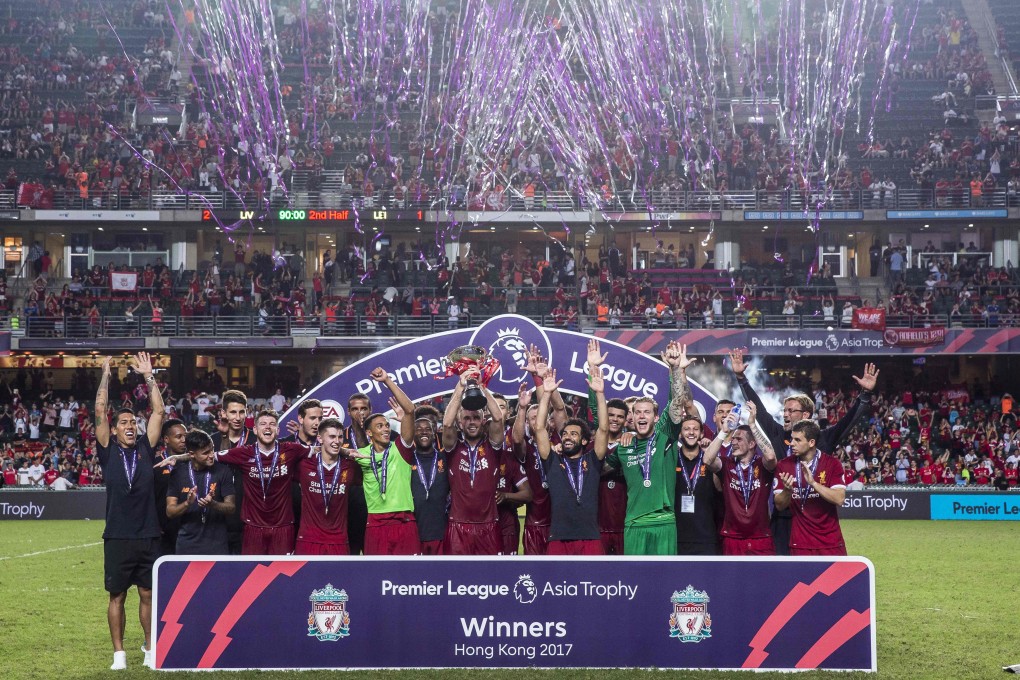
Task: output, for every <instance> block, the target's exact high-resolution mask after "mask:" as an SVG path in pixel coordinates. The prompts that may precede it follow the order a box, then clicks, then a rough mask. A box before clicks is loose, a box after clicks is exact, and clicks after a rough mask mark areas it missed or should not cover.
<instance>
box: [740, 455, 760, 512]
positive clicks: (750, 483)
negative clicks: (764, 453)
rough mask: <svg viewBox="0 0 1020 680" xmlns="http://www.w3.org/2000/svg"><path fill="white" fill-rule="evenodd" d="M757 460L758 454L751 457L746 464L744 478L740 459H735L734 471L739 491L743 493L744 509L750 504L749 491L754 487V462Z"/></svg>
mask: <svg viewBox="0 0 1020 680" xmlns="http://www.w3.org/2000/svg"><path fill="white" fill-rule="evenodd" d="M757 460H758V456H757V455H756V456H754V457H752V458H751V462H750V463H748V464H747V479H746V480H745V479H744V469H743V466H742V465H741V463H740V461H736V463H737V464H736V466H735V467H734V472H736V473H737V481H738V483H739V484H740V493H742V494H743V495H744V510H747V507H748V506H749V505H750V504H751V492H752V490H753V487H754V463H755V461H757Z"/></svg>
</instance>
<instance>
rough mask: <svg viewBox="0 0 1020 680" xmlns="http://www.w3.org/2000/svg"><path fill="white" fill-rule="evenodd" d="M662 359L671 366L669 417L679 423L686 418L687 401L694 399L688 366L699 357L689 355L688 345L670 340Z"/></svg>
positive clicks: (676, 423)
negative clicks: (688, 377)
mask: <svg viewBox="0 0 1020 680" xmlns="http://www.w3.org/2000/svg"><path fill="white" fill-rule="evenodd" d="M662 360H663V361H664V362H665V363H666V365H667V366H669V387H670V400H669V404H668V405H667V411H668V412H669V419H670V420H671V421H673V424H675V425H679V424H680V422H681V421H682V420H683V418H684V409H685V408H686V404H687V402H691V401H694V397H693V396H692V394H691V385H690V383H688V382H687V367H688V366H690V365H691V364H693V363H694V362H695V361H697V359H690V358H688V357H687V345H681V344H680V343H678V342H673V341H670V342H669V344H668V345H666V349H665V351H664V352H663V353H662Z"/></svg>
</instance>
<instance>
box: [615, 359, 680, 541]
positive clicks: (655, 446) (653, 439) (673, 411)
mask: <svg viewBox="0 0 1020 680" xmlns="http://www.w3.org/2000/svg"><path fill="white" fill-rule="evenodd" d="M662 360H663V361H664V362H666V365H667V366H669V398H668V401H667V407H666V414H665V416H660V415H659V407H658V404H656V403H655V400H654V399H652V398H651V397H639V398H638V399H637V400H636V401H635V402H634V403H633V405H632V406H631V413H632V414H633V420H634V430H635V436H633V437H631V436H626V435H625V436H624V438H623V439H621V442H620V445H619V446H617V447H616V450H615V451H614V452H613V453H612V454H610V455H609V456H608V457H607V458H606V465H607V466H609V467H611V468H614V469H617V470H620V471H621V472H622V473H623V477H624V479H625V480H626V482H627V515H626V518H625V520H624V528H623V548H624V554H626V555H676V519H675V516H674V514H673V513H674V504H675V499H676V466H677V456H678V449H677V440H678V438H679V436H680V422H681V420H683V416H684V408H685V405H686V404H689V403H693V397H692V395H691V388H690V385H689V384H688V382H687V375H686V371H687V367H688V366H690V365H691V364H692V363H694V361H695V360H694V359H688V358H687V347H686V346H685V345H680V344H679V343H677V342H672V341H671V342H670V343H669V344H668V345H667V346H666V350H665V351H664V352H663V353H662Z"/></svg>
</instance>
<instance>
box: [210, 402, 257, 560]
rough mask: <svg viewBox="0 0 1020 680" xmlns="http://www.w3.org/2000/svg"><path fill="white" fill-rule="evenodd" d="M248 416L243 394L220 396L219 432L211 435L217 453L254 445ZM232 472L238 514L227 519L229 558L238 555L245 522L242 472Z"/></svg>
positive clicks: (238, 469)
mask: <svg viewBox="0 0 1020 680" xmlns="http://www.w3.org/2000/svg"><path fill="white" fill-rule="evenodd" d="M247 415H248V396H247V395H246V394H245V393H244V392H242V391H240V390H227V391H226V392H224V393H223V395H222V396H221V397H220V415H219V420H218V421H217V427H218V428H219V431H218V432H214V433H213V435H212V440H213V448H214V449H215V450H216V451H224V450H226V449H234V448H238V447H241V446H254V445H255V433H254V432H252V431H251V430H249V429H248V428H246V427H245V426H244V419H245V417H246V416H247ZM231 472H232V474H233V475H234V504H235V505H236V506H237V512H235V513H234V514H232V515H228V516H227V543H228V546H229V551H230V554H231V555H240V554H241V543H242V537H243V534H244V522H243V521H242V520H241V517H242V515H243V512H244V471H243V470H242V469H241V468H237V467H234V468H231Z"/></svg>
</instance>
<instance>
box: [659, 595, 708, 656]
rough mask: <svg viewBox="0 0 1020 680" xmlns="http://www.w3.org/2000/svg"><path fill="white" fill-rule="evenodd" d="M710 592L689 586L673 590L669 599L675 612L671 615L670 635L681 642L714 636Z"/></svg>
mask: <svg viewBox="0 0 1020 680" xmlns="http://www.w3.org/2000/svg"><path fill="white" fill-rule="evenodd" d="M708 600H709V597H708V593H706V592H705V591H703V590H695V589H694V587H693V586H687V587H686V588H685V589H684V590H681V591H680V592H677V591H673V597H671V598H670V599H669V601H670V603H671V604H672V605H673V612H672V613H671V614H670V615H669V636H670V637H672V638H677V639H679V640H680V642H701V641H702V640H704V639H705V638H710V637H712V617H711V616H709V614H708Z"/></svg>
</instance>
